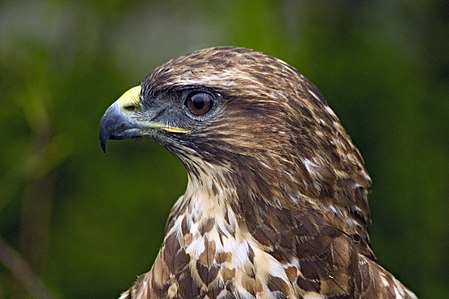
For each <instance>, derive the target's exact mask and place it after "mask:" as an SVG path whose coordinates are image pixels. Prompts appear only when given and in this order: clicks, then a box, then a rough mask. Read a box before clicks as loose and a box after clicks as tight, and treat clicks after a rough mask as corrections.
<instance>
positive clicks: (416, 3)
mask: <svg viewBox="0 0 449 299" xmlns="http://www.w3.org/2000/svg"><path fill="white" fill-rule="evenodd" d="M448 3H449V2H448V1H445V0H435V1H431V0H409V1H405V0H403V1H399V0H397V1H391V0H379V1H293V0H292V1H262V0H259V1H125V0H108V1H106V0H104V1H64V0H53V1H14V0H9V1H8V0H6V1H5V0H3V1H1V2H0V101H1V109H0V142H1V145H0V298H115V297H117V296H118V295H119V294H120V292H121V291H124V290H125V289H127V288H128V287H129V286H130V285H131V284H132V282H133V281H134V279H135V278H136V276H137V274H140V273H143V272H145V271H147V270H149V268H150V266H151V264H152V261H153V259H154V257H155V255H156V253H157V250H158V248H159V245H160V243H161V241H162V238H163V227H164V224H165V220H166V218H167V214H168V212H169V209H170V207H171V206H172V204H173V203H174V201H175V200H176V199H177V198H178V196H179V195H180V194H182V193H183V191H184V188H185V186H186V174H185V172H184V169H183V167H182V165H181V163H180V162H179V161H178V160H177V159H176V158H175V157H173V156H171V155H170V154H169V153H168V152H166V151H165V150H164V149H163V148H162V147H160V146H158V145H157V144H156V143H155V142H154V141H150V140H145V141H141V140H134V141H127V142H117V143H116V142H111V143H110V144H109V148H108V153H107V154H106V155H104V154H103V153H102V152H101V151H100V147H99V145H98V142H97V126H98V122H99V120H100V118H101V116H102V114H103V112H104V110H105V109H106V107H107V106H108V105H109V104H110V103H112V102H113V101H114V100H115V99H116V98H117V97H118V96H120V95H121V94H122V93H123V92H124V91H125V90H127V89H128V88H129V87H131V86H134V85H136V84H138V83H139V82H140V80H141V79H142V78H143V77H144V76H145V75H146V74H147V73H149V72H150V71H151V70H152V69H154V68H155V67H156V66H157V65H159V64H161V63H162V62H164V61H166V60H168V59H169V58H172V57H175V56H178V55H182V54H186V53H188V52H190V51H193V50H195V49H200V48H204V47H209V46H216V45H238V46H245V47H250V48H254V49H257V50H261V51H263V52H265V53H268V54H271V55H274V56H276V57H279V58H281V59H283V60H285V61H287V62H289V63H290V64H292V65H293V66H295V67H296V68H297V69H298V70H299V71H300V72H302V73H303V74H304V75H305V76H307V77H308V78H310V79H311V80H312V81H313V82H314V83H315V84H316V85H317V86H318V87H319V88H320V89H321V91H322V92H323V93H324V95H325V96H326V98H327V100H328V102H329V104H330V106H331V107H332V108H333V109H334V110H335V111H336V113H337V115H338V116H339V117H340V118H341V120H342V122H343V124H344V126H345V127H346V129H347V130H348V132H349V134H350V135H351V136H352V138H353V140H354V142H355V143H356V144H357V146H358V147H359V148H360V150H361V152H362V154H363V156H364V158H365V161H366V164H367V167H368V170H369V172H370V174H371V176H372V179H373V181H374V185H373V188H372V192H371V196H370V203H371V208H372V214H373V219H374V220H373V224H372V226H371V227H370V231H371V237H372V244H373V247H374V251H375V252H376V254H377V257H378V259H379V260H380V262H381V264H382V265H384V266H385V267H386V268H387V269H389V270H390V271H391V272H393V273H394V274H395V275H397V277H398V278H399V279H401V280H402V281H403V282H404V283H405V284H406V285H408V286H409V287H410V288H412V289H413V290H414V291H415V292H416V293H417V294H418V295H420V297H421V298H447V294H449V125H448V124H449V123H448V119H449V4H448Z"/></svg>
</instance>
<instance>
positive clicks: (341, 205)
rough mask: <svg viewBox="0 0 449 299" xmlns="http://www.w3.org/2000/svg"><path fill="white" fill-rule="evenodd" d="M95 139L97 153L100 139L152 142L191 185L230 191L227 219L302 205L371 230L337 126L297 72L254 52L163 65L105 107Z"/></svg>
mask: <svg viewBox="0 0 449 299" xmlns="http://www.w3.org/2000/svg"><path fill="white" fill-rule="evenodd" d="M99 135H100V136H99V138H100V144H101V147H102V148H103V150H105V148H106V142H107V141H108V139H123V138H130V137H152V138H154V139H155V140H156V141H158V142H159V143H161V144H162V145H164V146H165V147H166V148H168V149H169V150H170V151H171V152H173V153H174V154H176V155H177V156H178V157H179V158H180V159H181V161H182V162H183V164H184V165H185V167H186V169H187V172H188V176H189V184H190V183H191V182H196V183H197V184H198V185H202V186H203V187H204V186H207V188H208V192H211V193H217V192H218V191H217V190H219V189H233V190H235V193H236V194H233V195H232V196H230V197H232V198H233V200H231V201H233V202H232V206H233V208H235V210H239V207H241V206H244V205H253V204H254V203H255V202H256V201H257V202H258V204H259V203H260V202H262V203H263V204H264V205H268V206H275V207H295V206H297V203H298V202H301V201H306V202H310V203H312V204H313V205H319V207H318V208H320V209H322V208H324V209H327V210H332V211H334V213H333V214H334V215H339V214H341V216H342V218H346V216H347V215H348V214H349V215H350V216H351V217H352V219H353V221H354V223H355V224H356V225H355V226H358V227H360V228H361V231H364V229H365V226H366V224H367V223H368V221H369V208H368V204H367V199H366V197H367V190H368V188H369V185H370V179H369V177H368V175H367V173H366V171H365V169H364V165H363V160H362V158H361V156H360V154H359V152H358V151H357V149H356V148H355V147H354V145H353V144H352V142H351V140H350V138H349V136H348V135H347V134H346V132H345V130H344V129H343V127H342V126H341V124H340V121H339V120H338V118H337V117H336V116H335V114H334V113H333V111H332V110H331V109H330V108H329V106H328V105H327V103H326V101H325V99H324V98H323V96H322V95H321V93H320V92H319V91H318V89H317V88H316V87H315V86H314V85H313V84H312V83H311V82H310V81H308V80H307V79H306V78H305V77H304V76H302V75H301V74H300V73H299V72H298V71H297V70H296V69H294V68H293V67H291V66H290V65H288V64H287V63H285V62H283V61H281V60H279V59H276V58H274V57H271V56H268V55H265V54H263V53H260V52H257V51H253V50H249V49H244V48H234V47H218V48H210V49H204V50H199V51H196V52H193V53H191V54H189V55H186V56H182V57H179V58H176V59H173V60H170V61H168V62H167V63H165V64H163V65H161V66H159V67H158V68H156V69H155V70H154V71H153V72H152V73H150V74H149V75H148V76H147V77H146V78H145V79H144V80H143V81H142V83H141V84H140V85H139V86H136V87H133V88H132V89H130V90H129V91H127V92H126V93H125V94H124V95H123V96H122V97H120V98H119V99H118V100H117V101H116V102H115V103H113V104H112V105H111V106H110V107H109V108H108V110H107V111H106V113H105V114H104V116H103V118H102V120H101V123H100V132H99ZM211 178H213V179H211ZM220 185H221V186H220ZM224 185H226V186H224ZM228 200H229V199H228ZM345 221H346V220H345ZM351 221H352V220H351ZM354 223H353V224H354ZM342 225H344V224H342ZM351 225H352V224H351Z"/></svg>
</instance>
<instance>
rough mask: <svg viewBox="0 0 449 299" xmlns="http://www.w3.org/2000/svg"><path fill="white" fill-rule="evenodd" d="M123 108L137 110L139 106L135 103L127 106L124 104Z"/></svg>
mask: <svg viewBox="0 0 449 299" xmlns="http://www.w3.org/2000/svg"><path fill="white" fill-rule="evenodd" d="M123 110H126V111H133V112H134V111H136V110H137V106H134V105H126V106H124V107H123Z"/></svg>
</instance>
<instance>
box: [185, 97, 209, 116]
mask: <svg viewBox="0 0 449 299" xmlns="http://www.w3.org/2000/svg"><path fill="white" fill-rule="evenodd" d="M213 104H214V98H213V97H212V96H211V95H210V94H208V93H206V92H196V93H191V94H189V95H188V96H187V99H186V102H185V105H186V106H187V108H188V109H189V111H190V113H192V114H193V115H195V116H201V115H204V114H206V113H207V112H209V111H210V110H211V109H212V106H213Z"/></svg>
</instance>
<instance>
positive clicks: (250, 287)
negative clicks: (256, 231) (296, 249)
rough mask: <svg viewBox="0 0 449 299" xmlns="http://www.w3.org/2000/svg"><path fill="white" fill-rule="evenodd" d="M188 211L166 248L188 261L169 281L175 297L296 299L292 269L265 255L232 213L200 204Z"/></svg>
mask: <svg viewBox="0 0 449 299" xmlns="http://www.w3.org/2000/svg"><path fill="white" fill-rule="evenodd" d="M186 209H187V210H186V211H185V213H183V214H182V215H180V216H178V217H177V218H176V219H173V222H172V227H171V228H170V229H169V232H168V234H167V237H166V239H165V244H164V246H163V249H162V250H163V251H164V254H163V255H171V256H174V257H175V258H174V259H175V260H176V259H178V260H182V259H185V260H186V266H185V267H178V268H177V269H176V267H174V272H176V271H178V272H176V273H172V274H171V275H170V276H169V277H170V279H171V281H172V282H173V283H174V284H173V285H174V287H173V289H174V290H176V292H173V295H174V297H173V298H176V296H180V298H184V297H183V295H187V294H189V292H193V293H190V294H191V295H192V294H195V295H196V296H197V298H217V297H218V298H221V296H224V297H223V298H227V297H226V295H229V296H231V298H234V297H235V298H280V297H279V296H281V297H282V296H284V297H285V298H288V296H290V298H294V289H293V287H292V284H291V283H290V281H289V278H288V275H287V269H288V268H289V266H288V265H283V264H281V263H280V262H279V261H278V260H276V259H275V258H274V257H273V256H271V255H270V254H269V253H267V252H265V251H264V250H262V249H261V247H260V245H259V244H258V242H257V241H256V240H255V239H254V238H253V237H252V236H251V234H249V232H248V231H247V229H246V226H245V223H242V222H241V221H240V219H238V217H237V216H236V215H235V214H234V213H233V212H232V209H230V208H229V207H227V206H226V205H223V206H221V205H219V204H210V203H205V202H204V201H201V200H197V201H196V203H194V204H191V205H190V206H189V207H187V208H186ZM176 256H178V258H176ZM181 257H182V258H181ZM173 263H174V264H176V261H173ZM290 268H291V267H290ZM192 290H193V291H192ZM191 295H189V296H190V298H195V297H196V296H193V297H192V296H191Z"/></svg>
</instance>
